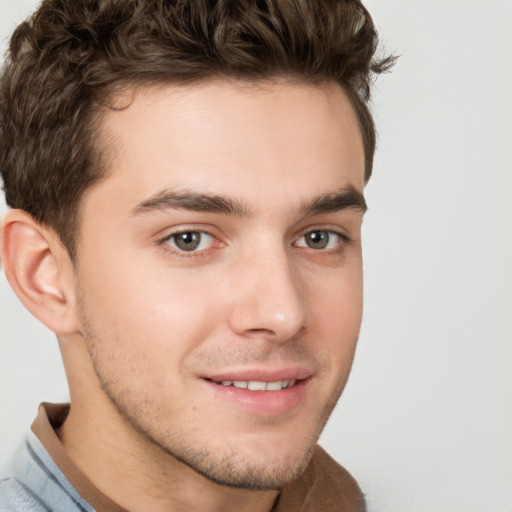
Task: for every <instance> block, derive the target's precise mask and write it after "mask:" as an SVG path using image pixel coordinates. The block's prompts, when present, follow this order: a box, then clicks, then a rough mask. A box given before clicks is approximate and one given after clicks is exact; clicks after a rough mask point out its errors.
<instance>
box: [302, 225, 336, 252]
mask: <svg viewBox="0 0 512 512" xmlns="http://www.w3.org/2000/svg"><path fill="white" fill-rule="evenodd" d="M342 241H343V236H342V235H341V234H339V233H336V232H335V231H329V230H326V229H315V230H314V231H309V232H308V233H306V234H304V235H302V236H301V237H300V238H299V239H298V240H297V242H295V246H296V247H308V248H309V249H315V250H318V251H321V250H325V249H335V248H336V247H338V246H339V245H340V243H341V242H342Z"/></svg>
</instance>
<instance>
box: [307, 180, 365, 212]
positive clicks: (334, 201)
mask: <svg viewBox="0 0 512 512" xmlns="http://www.w3.org/2000/svg"><path fill="white" fill-rule="evenodd" d="M346 209H354V210H359V211H360V212H361V213H365V212H366V210H367V209H368V207H367V205H366V200H365V198H364V196H363V194H362V193H361V192H359V191H358V190H357V189H356V188H355V187H354V186H352V185H349V186H347V187H345V188H343V189H342V190H341V191H339V192H333V193H329V194H324V195H321V196H318V197H316V198H315V199H313V200H312V201H309V202H308V203H306V204H304V205H303V207H302V208H301V211H302V212H303V214H304V215H307V216H311V215H318V214H320V213H330V212H337V211H340V210H346Z"/></svg>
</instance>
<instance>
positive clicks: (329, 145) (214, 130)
mask: <svg viewBox="0 0 512 512" xmlns="http://www.w3.org/2000/svg"><path fill="white" fill-rule="evenodd" d="M119 101H120V103H123V102H124V103H125V104H126V105H127V106H126V107H125V108H122V109H119V110H108V111H106V112H105V113H104V116H103V117H102V124H101V134H102V137H104V144H105V145H107V147H108V155H109V156H108V158H110V162H109V164H110V165H109V166H108V167H109V174H108V176H107V178H106V179H105V180H103V181H102V182H100V184H99V185H97V186H96V187H93V190H92V191H91V195H92V196H97V195H102V194H103V195H104V198H105V199H106V198H107V196H108V195H109V194H110V196H111V197H110V199H109V200H114V199H115V200H116V201H117V200H119V204H118V206H119V207H120V208H123V209H124V211H125V213H126V212H128V211H130V210H131V209H133V207H135V206H136V204H137V203H138V202H140V200H142V199H144V197H150V196H151V195H154V194H155V193H157V192H158V191H159V190H160V189H166V188H171V189H177V190H188V189H192V190H194V191H198V192H202V193H214V194H222V195H230V196H233V197H236V198H237V199H242V200H244V199H246V198H247V197H246V196H250V198H251V200H254V199H255V198H256V197H259V198H260V200H261V201H262V202H264V201H265V199H266V200H267V201H271V200H272V199H273V200H274V201H278V200H279V199H280V200H281V201H283V200H284V198H283V197H282V192H283V190H289V191H295V192H296V195H297V194H298V196H301V197H298V196H297V201H301V200H302V201H303V200H307V197H304V196H306V195H307V194H308V193H311V194H312V195H313V194H318V193H325V192H326V191H327V192H328V191H329V189H335V188H337V189H339V188H342V187H345V186H346V185H347V184H350V185H352V186H353V187H354V188H356V189H358V190H362V188H363V173H364V152H363V143H362V137H361V132H360V129H359V124H358V121H357V118H356V115H355V113H354V111H353V108H352V106H351V104H350V101H349V99H348V98H347V96H346V95H345V93H344V92H343V90H342V89H341V88H340V87H339V86H337V85H334V84H322V85H319V86H316V85H306V84H296V83H290V82H286V81H280V82H272V83H257V84H256V83H247V82H233V81H227V80H217V81H211V82H206V83H201V84H193V85H186V86H185V85H180V86H174V85H166V86H159V87H149V88H143V89H139V90H133V91H129V92H127V93H126V94H125V95H124V96H123V97H122V98H119ZM256 191H260V192H261V193H260V194H255V192H256Z"/></svg>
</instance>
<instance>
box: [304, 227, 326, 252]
mask: <svg viewBox="0 0 512 512" xmlns="http://www.w3.org/2000/svg"><path fill="white" fill-rule="evenodd" d="M328 242H329V234H328V233H326V232H325V231H312V232H311V233H308V234H307V235H306V243H307V245H308V246H309V247H311V248H312V249H324V248H325V247H327V243H328Z"/></svg>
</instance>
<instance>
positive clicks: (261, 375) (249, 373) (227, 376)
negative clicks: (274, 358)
mask: <svg viewBox="0 0 512 512" xmlns="http://www.w3.org/2000/svg"><path fill="white" fill-rule="evenodd" d="M312 375H313V371H312V369H311V368H307V367H304V366H289V367H282V368H272V369H271V368H241V369H237V370H236V369H230V370H226V371H222V372H217V373H209V374H207V375H202V376H201V377H202V378H203V379H209V380H214V381H216V382H222V381H223V380H231V381H247V382H249V381H258V382H278V381H280V380H291V379H296V380H303V379H307V378H308V377H311V376H312Z"/></svg>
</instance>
